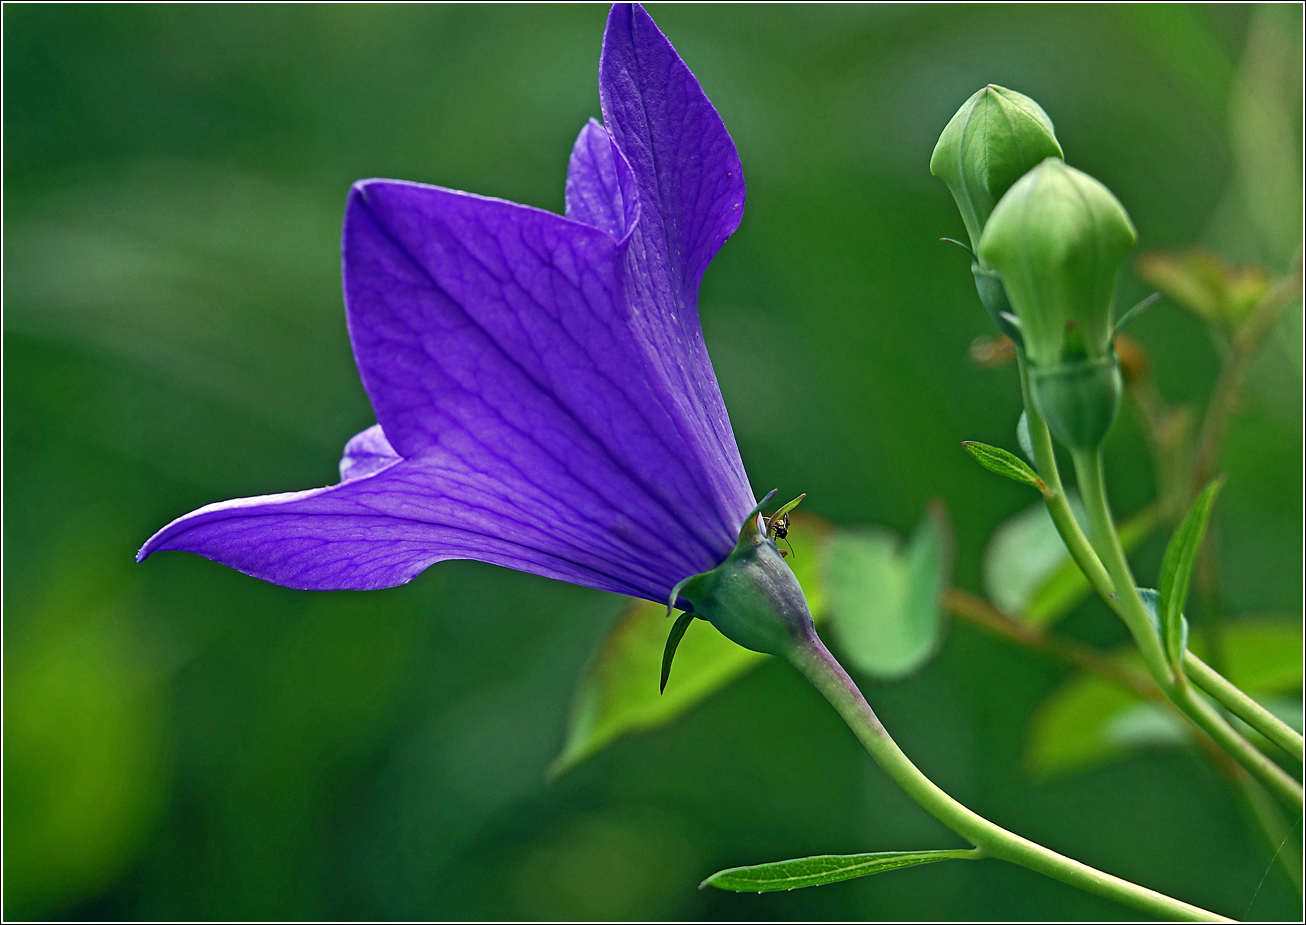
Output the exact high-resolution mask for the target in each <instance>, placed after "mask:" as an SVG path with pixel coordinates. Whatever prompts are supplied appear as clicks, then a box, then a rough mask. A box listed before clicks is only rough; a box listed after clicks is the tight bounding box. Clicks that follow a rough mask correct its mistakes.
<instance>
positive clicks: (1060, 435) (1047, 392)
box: [1029, 349, 1124, 450]
mask: <svg viewBox="0 0 1306 925" xmlns="http://www.w3.org/2000/svg"><path fill="white" fill-rule="evenodd" d="M1123 391H1124V380H1123V379H1121V377H1120V363H1119V361H1118V360H1117V359H1116V355H1115V350H1114V349H1113V350H1111V351H1110V353H1109V355H1108V356H1106V357H1103V358H1102V359H1097V360H1094V359H1089V358H1087V357H1085V358H1084V359H1078V360H1066V361H1064V362H1062V363H1058V364H1056V365H1055V366H1051V367H1039V366H1035V365H1033V364H1031V365H1030V369H1029V393H1030V398H1031V399H1032V400H1033V402H1034V407H1035V408H1037V409H1038V413H1039V415H1040V416H1042V418H1043V420H1044V421H1045V422H1046V423H1047V425H1048V429H1049V430H1051V431H1052V433H1053V435H1054V436H1055V437H1056V438H1057V439H1058V440H1060V441H1061V443H1063V444H1064V445H1065V446H1066V447H1068V448H1070V449H1072V450H1093V449H1096V448H1097V447H1098V446H1100V445H1101V443H1102V440H1103V438H1104V437H1106V433H1107V431H1108V430H1110V429H1111V424H1112V423H1113V422H1114V421H1115V419H1116V412H1117V411H1119V410H1120V395H1121V393H1122V392H1123Z"/></svg>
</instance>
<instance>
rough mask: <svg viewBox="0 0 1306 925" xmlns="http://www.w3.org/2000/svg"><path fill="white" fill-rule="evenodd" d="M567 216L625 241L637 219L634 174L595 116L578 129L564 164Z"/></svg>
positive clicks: (637, 206)
mask: <svg viewBox="0 0 1306 925" xmlns="http://www.w3.org/2000/svg"><path fill="white" fill-rule="evenodd" d="M567 218H569V219H572V220H573V221H577V222H584V223H585V224H586V225H590V226H592V227H594V228H598V229H600V230H602V231H606V232H607V233H608V234H609V235H611V236H612V237H614V238H616V239H617V240H618V241H623V240H625V238H626V236H627V235H629V234H630V232H631V231H632V230H634V228H635V222H636V221H638V219H639V193H638V191H637V190H636V189H635V175H634V174H633V173H632V172H631V170H630V164H628V163H627V162H626V157H625V155H623V154H622V153H621V150H620V149H619V148H618V147H617V144H616V142H614V141H613V140H612V135H611V133H610V132H608V130H607V129H605V128H604V127H603V126H602V125H600V124H599V123H598V122H596V121H595V120H594V119H590V120H589V122H588V124H586V126H585V127H584V128H583V129H581V130H580V135H579V136H578V137H577V138H576V144H575V146H574V147H573V148H572V150H571V162H570V163H569V164H568V165H567Z"/></svg>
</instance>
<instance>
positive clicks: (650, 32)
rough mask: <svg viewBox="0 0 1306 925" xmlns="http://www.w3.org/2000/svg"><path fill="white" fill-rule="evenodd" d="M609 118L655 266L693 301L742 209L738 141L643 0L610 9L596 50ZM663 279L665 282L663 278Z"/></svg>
mask: <svg viewBox="0 0 1306 925" xmlns="http://www.w3.org/2000/svg"><path fill="white" fill-rule="evenodd" d="M599 99H600V101H601V104H602V107H603V122H604V124H605V125H606V126H607V127H608V130H609V131H611V132H612V136H613V137H614V138H615V139H616V141H617V145H618V146H619V147H620V148H621V150H622V152H623V153H624V154H625V155H626V159H627V160H628V161H629V162H630V166H631V169H632V170H633V171H634V174H635V180H636V184H637V186H638V189H639V201H640V207H641V209H642V211H643V214H644V215H646V216H650V217H651V216H653V215H656V216H659V217H660V219H661V221H660V222H659V221H644V222H641V223H640V232H641V234H642V236H643V237H644V239H645V246H646V247H647V249H648V252H649V258H650V260H649V262H650V265H651V266H650V269H652V270H653V271H654V272H655V273H657V274H658V275H665V276H666V277H667V284H668V285H670V286H671V287H672V288H673V289H674V290H675V291H676V293H677V294H678V295H681V296H683V297H685V298H686V299H688V300H689V301H690V302H691V303H692V301H693V300H694V299H695V297H696V295H697V293H698V284H699V282H700V281H701V280H702V278H703V271H704V270H706V269H707V265H708V263H709V262H710V261H711V260H712V257H713V256H714V255H715V254H716V252H717V251H718V250H720V249H721V245H722V244H724V243H725V240H726V238H728V237H730V235H731V234H733V233H734V231H735V229H736V228H738V227H739V221H740V219H741V218H742V217H743V214H744V173H743V168H742V167H741V166H740V163H739V154H738V152H736V151H735V144H734V142H733V141H731V139H730V134H729V133H728V132H727V131H726V127H725V124H724V123H723V122H722V121H721V117H720V116H719V115H717V111H716V109H715V108H714V107H713V106H712V103H711V101H710V100H709V99H708V98H707V95H706V94H705V93H703V88H702V87H701V86H699V83H698V81H697V80H696V79H695V78H694V75H693V74H692V73H691V72H690V70H689V68H688V67H687V66H686V65H685V62H684V61H682V60H681V59H680V55H678V54H677V53H676V50H675V48H673V47H672V45H671V42H669V41H668V40H667V37H666V36H665V35H663V34H662V32H661V30H660V29H658V27H657V24H656V23H654V22H653V18H652V17H651V16H649V15H648V13H647V12H645V10H644V8H643V7H642V6H639V5H638V4H629V3H618V4H615V5H614V6H613V7H612V12H611V13H609V14H608V25H607V31H606V32H605V33H604V36H603V54H602V56H601V57H600V59H599ZM660 282H661V281H660Z"/></svg>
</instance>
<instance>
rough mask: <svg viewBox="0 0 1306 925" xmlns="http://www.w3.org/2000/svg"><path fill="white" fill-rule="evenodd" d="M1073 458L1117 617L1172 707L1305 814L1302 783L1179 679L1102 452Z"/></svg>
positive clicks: (1184, 679) (1183, 679)
mask: <svg viewBox="0 0 1306 925" xmlns="http://www.w3.org/2000/svg"><path fill="white" fill-rule="evenodd" d="M1073 458H1074V461H1075V474H1076V476H1077V477H1078V479H1079V493H1080V496H1081V497H1082V498H1083V501H1084V510H1085V511H1086V512H1087V514H1088V521H1089V526H1090V527H1091V528H1092V531H1093V538H1094V540H1095V541H1096V546H1097V550H1098V553H1099V554H1100V555H1101V557H1102V562H1103V564H1104V565H1105V567H1106V569H1107V571H1108V573H1109V574H1110V577H1111V579H1112V581H1113V582H1114V584H1115V587H1116V589H1117V593H1116V594H1114V595H1112V599H1114V600H1115V601H1116V603H1117V604H1118V605H1120V606H1118V607H1117V608H1116V612H1117V613H1119V614H1120V617H1121V619H1123V620H1124V621H1125V625H1126V626H1128V627H1129V631H1130V633H1131V634H1132V635H1133V637H1134V641H1135V643H1136V644H1137V645H1138V649H1139V651H1140V652H1141V653H1142V656H1143V663H1144V664H1145V665H1146V666H1147V669H1148V671H1150V672H1151V674H1152V677H1153V678H1154V679H1155V680H1156V683H1157V685H1158V686H1160V688H1161V690H1162V691H1164V692H1165V695H1166V697H1168V698H1169V699H1170V702H1171V703H1173V704H1174V705H1175V706H1177V707H1178V708H1179V709H1180V710H1182V711H1183V712H1184V713H1185V714H1186V715H1187V716H1188V717H1189V718H1190V719H1192V720H1193V722H1195V723H1197V725H1199V726H1201V727H1202V729H1204V730H1205V731H1206V733H1207V734H1208V735H1209V736H1210V737H1211V738H1212V739H1214V740H1215V742H1216V744H1218V745H1219V746H1220V747H1221V748H1223V749H1224V750H1225V751H1226V752H1228V753H1229V754H1230V755H1231V756H1232V757H1233V758H1234V759H1235V760H1236V761H1237V762H1238V763H1239V764H1241V765H1242V766H1243V767H1244V768H1246V769H1247V770H1248V771H1249V772H1251V774H1252V775H1254V776H1255V777H1256V778H1257V779H1258V780H1259V781H1260V782H1261V783H1262V784H1264V785H1265V786H1266V788H1268V789H1269V791H1270V792H1271V793H1273V794H1274V795H1275V797H1277V798H1278V799H1280V800H1282V801H1283V802H1284V803H1286V804H1287V805H1289V806H1291V807H1293V808H1294V809H1296V810H1297V811H1298V812H1300V811H1301V809H1302V805H1303V800H1302V788H1301V784H1299V783H1297V782H1296V781H1295V780H1293V779H1292V777H1291V776H1289V775H1288V773H1287V772H1286V771H1284V770H1283V769H1282V768H1280V767H1279V766H1278V765H1277V764H1275V763H1274V762H1273V761H1271V760H1270V759H1269V758H1267V757H1266V756H1265V755H1264V754H1262V753H1261V751H1260V750H1259V749H1257V748H1256V747H1255V746H1254V745H1252V743H1250V742H1248V741H1247V740H1246V739H1245V738H1243V737H1242V736H1241V735H1239V734H1238V731H1237V730H1236V729H1234V728H1233V727H1232V726H1230V725H1229V723H1228V722H1227V721H1226V720H1225V719H1224V717H1223V716H1221V715H1220V714H1219V712H1218V711H1217V710H1216V709H1215V708H1214V707H1212V706H1211V705H1210V704H1209V703H1208V702H1207V701H1206V700H1204V699H1203V698H1202V697H1201V695H1199V694H1198V693H1196V692H1195V691H1194V690H1193V689H1192V687H1191V686H1190V685H1189V684H1188V680H1187V678H1185V677H1184V676H1183V675H1179V676H1176V675H1175V674H1174V672H1173V671H1172V670H1171V667H1170V663H1169V661H1168V660H1167V659H1166V656H1165V650H1164V649H1163V648H1162V645H1161V637H1160V634H1159V633H1158V632H1157V631H1156V629H1155V628H1154V627H1153V625H1152V618H1151V616H1150V615H1149V614H1148V612H1147V608H1146V607H1145V606H1144V604H1143V601H1142V598H1140V597H1139V596H1138V588H1137V587H1136V586H1135V583H1134V576H1133V574H1132V572H1131V571H1130V569H1129V562H1128V560H1127V559H1126V558H1125V552H1124V549H1123V548H1122V547H1121V545H1120V537H1119V535H1118V534H1117V533H1116V529H1115V523H1114V521H1112V519H1111V508H1110V506H1109V505H1108V504H1107V499H1106V487H1105V484H1104V481H1103V478H1102V453H1101V451H1100V450H1088V451H1076V452H1075V453H1074V454H1073Z"/></svg>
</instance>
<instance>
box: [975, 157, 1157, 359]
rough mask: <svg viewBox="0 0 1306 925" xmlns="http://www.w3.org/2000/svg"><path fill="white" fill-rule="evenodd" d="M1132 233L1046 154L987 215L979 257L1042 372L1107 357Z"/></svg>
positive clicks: (1078, 175)
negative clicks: (996, 279) (994, 274)
mask: <svg viewBox="0 0 1306 925" xmlns="http://www.w3.org/2000/svg"><path fill="white" fill-rule="evenodd" d="M1137 240H1138V235H1137V233H1136V232H1135V231H1134V226H1133V224H1132V223H1131V222H1130V221H1129V215H1128V213H1126V212H1125V209H1124V206H1122V205H1121V204H1120V202H1119V200H1117V199H1116V197H1115V196H1113V195H1112V194H1111V191H1110V190H1108V189H1107V188H1106V187H1105V186H1103V185H1102V184H1101V183H1099V182H1098V181H1097V180H1094V179H1093V178H1092V177H1090V176H1089V175H1088V174H1086V173H1083V172H1082V171H1079V170H1076V169H1075V168H1073V167H1067V166H1066V165H1065V164H1064V163H1063V162H1062V161H1061V160H1060V159H1059V158H1055V157H1049V158H1048V159H1046V160H1045V161H1043V163H1041V164H1039V165H1038V166H1037V167H1035V168H1034V169H1033V170H1031V171H1030V172H1029V173H1027V174H1025V176H1023V177H1021V178H1020V180H1018V181H1017V182H1016V184H1015V185H1014V186H1012V187H1011V189H1010V190H1008V191H1007V194H1006V195H1005V196H1003V197H1002V201H1001V202H999V203H998V205H997V207H996V208H995V209H994V210H993V214H992V215H991V216H990V217H989V221H988V224H987V225H985V227H984V234H983V236H982V237H981V239H980V246H979V254H980V257H981V258H982V260H983V261H984V262H986V263H987V264H988V265H990V266H991V267H993V268H994V269H995V270H997V271H998V273H999V274H1000V275H1001V277H1002V283H1003V287H1004V288H1005V290H1006V294H1007V298H1008V299H1010V301H1011V306H1012V308H1013V309H1014V310H1015V314H1016V317H1017V318H1019V319H1020V332H1021V335H1022V337H1023V339H1024V346H1025V350H1026V353H1027V355H1028V356H1029V358H1030V360H1031V361H1032V362H1033V364H1034V365H1035V366H1040V367H1044V368H1047V369H1050V368H1052V367H1054V366H1058V365H1060V364H1062V363H1063V362H1065V361H1070V360H1077V359H1084V358H1087V359H1090V360H1104V359H1107V358H1108V357H1111V359H1112V362H1113V363H1114V357H1113V355H1112V353H1111V293H1112V290H1113V289H1114V288H1115V282H1116V276H1117V275H1118V274H1119V272H1120V266H1121V263H1122V262H1123V260H1124V257H1125V254H1126V253H1128V251H1129V249H1130V248H1131V247H1133V246H1134V243H1135V242H1136V241H1137Z"/></svg>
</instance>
